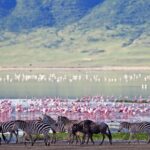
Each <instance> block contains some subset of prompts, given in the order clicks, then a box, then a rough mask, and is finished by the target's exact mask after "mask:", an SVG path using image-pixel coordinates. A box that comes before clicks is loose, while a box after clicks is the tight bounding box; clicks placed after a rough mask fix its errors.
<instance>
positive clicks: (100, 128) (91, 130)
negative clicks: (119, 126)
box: [72, 120, 112, 145]
mask: <svg viewBox="0 0 150 150" xmlns="http://www.w3.org/2000/svg"><path fill="white" fill-rule="evenodd" d="M78 131H80V132H82V133H84V136H83V139H82V144H83V143H84V142H85V136H86V135H87V138H88V139H87V142H86V143H87V144H88V142H89V139H91V142H92V143H93V144H94V141H93V134H98V133H101V134H102V136H103V139H102V141H101V143H100V145H102V144H103V142H104V139H105V135H106V136H107V137H108V138H109V143H110V144H112V135H111V132H110V129H109V126H108V125H107V124H106V123H104V122H102V123H99V124H98V123H95V122H93V121H91V120H84V121H81V122H80V123H78V124H74V125H73V126H72V134H73V135H75V133H76V132H78ZM107 131H108V132H107Z"/></svg>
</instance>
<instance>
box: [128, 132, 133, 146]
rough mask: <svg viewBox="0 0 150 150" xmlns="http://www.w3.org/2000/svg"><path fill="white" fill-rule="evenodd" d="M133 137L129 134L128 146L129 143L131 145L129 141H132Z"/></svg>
mask: <svg viewBox="0 0 150 150" xmlns="http://www.w3.org/2000/svg"><path fill="white" fill-rule="evenodd" d="M133 136H134V134H133V133H130V137H129V141H128V144H130V143H131V140H132V139H133Z"/></svg>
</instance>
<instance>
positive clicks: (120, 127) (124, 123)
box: [118, 122, 130, 132]
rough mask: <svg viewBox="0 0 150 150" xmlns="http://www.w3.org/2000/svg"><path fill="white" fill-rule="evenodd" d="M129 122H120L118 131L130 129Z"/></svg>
mask: <svg viewBox="0 0 150 150" xmlns="http://www.w3.org/2000/svg"><path fill="white" fill-rule="evenodd" d="M129 126H130V123H129V122H120V125H119V129H118V132H121V130H122V129H129Z"/></svg>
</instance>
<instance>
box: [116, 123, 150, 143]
mask: <svg viewBox="0 0 150 150" xmlns="http://www.w3.org/2000/svg"><path fill="white" fill-rule="evenodd" d="M124 128H125V129H128V131H129V133H130V138H129V142H130V140H131V139H132V138H133V136H134V135H135V134H136V133H146V134H148V137H149V138H148V143H150V122H138V123H129V122H121V123H120V126H119V129H118V132H120V131H121V130H122V129H124Z"/></svg>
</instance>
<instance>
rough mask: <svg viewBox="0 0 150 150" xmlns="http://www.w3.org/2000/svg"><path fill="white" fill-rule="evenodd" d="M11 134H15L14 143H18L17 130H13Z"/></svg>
mask: <svg viewBox="0 0 150 150" xmlns="http://www.w3.org/2000/svg"><path fill="white" fill-rule="evenodd" d="M13 134H14V135H15V137H16V144H17V143H18V131H17V132H16V131H13Z"/></svg>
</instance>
